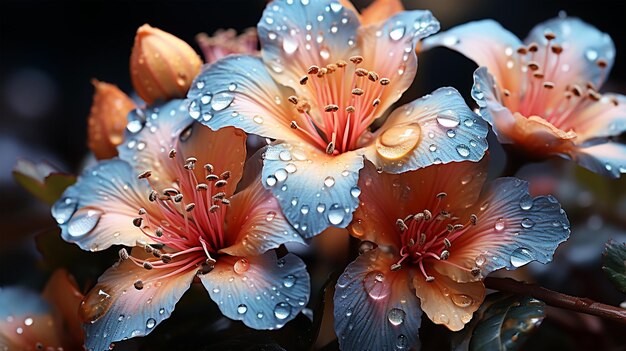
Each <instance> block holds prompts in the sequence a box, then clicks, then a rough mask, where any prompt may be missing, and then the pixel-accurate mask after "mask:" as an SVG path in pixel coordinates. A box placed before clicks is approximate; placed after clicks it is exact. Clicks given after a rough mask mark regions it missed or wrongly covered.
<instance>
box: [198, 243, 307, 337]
mask: <svg viewBox="0 0 626 351" xmlns="http://www.w3.org/2000/svg"><path fill="white" fill-rule="evenodd" d="M241 259H244V258H237V257H231V256H225V257H220V258H219V259H218V261H217V265H216V266H215V269H213V270H212V271H211V272H209V273H208V274H205V275H202V276H200V280H201V281H202V284H203V285H204V287H205V288H206V289H207V291H208V292H209V295H210V296H211V299H213V301H215V303H217V305H218V307H219V308H220V310H221V311H222V313H223V314H224V315H225V316H226V317H228V318H231V319H234V320H241V321H243V323H244V324H245V325H247V326H249V327H250V328H254V329H278V328H281V327H282V326H283V325H284V324H285V323H287V322H289V321H290V320H292V319H293V318H295V317H296V316H297V315H298V313H300V311H302V309H303V308H304V306H305V305H306V304H307V302H308V301H309V289H310V279H309V274H308V273H307V271H306V267H305V265H304V262H302V260H300V258H299V257H298V256H296V255H294V254H287V255H286V256H284V257H282V258H280V259H278V258H277V257H276V253H275V252H274V251H269V252H267V253H265V254H263V255H260V256H250V257H246V258H245V260H247V261H248V266H247V267H248V268H246V269H247V270H246V271H243V272H242V273H236V272H235V270H234V265H235V264H237V261H238V260H241Z"/></svg>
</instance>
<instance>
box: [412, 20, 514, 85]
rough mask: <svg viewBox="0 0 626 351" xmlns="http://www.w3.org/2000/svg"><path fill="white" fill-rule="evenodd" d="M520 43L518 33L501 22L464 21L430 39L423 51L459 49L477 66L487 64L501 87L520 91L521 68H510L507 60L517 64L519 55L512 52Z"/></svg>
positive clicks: (425, 43) (485, 65)
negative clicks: (515, 33)
mask: <svg viewBox="0 0 626 351" xmlns="http://www.w3.org/2000/svg"><path fill="white" fill-rule="evenodd" d="M521 45H522V42H521V41H520V40H519V39H518V38H517V36H515V35H514V34H513V33H511V32H509V31H508V30H506V29H504V28H503V27H502V26H501V25H500V24H499V23H498V22H496V21H494V20H482V21H476V22H469V23H465V24H462V25H459V26H456V27H454V28H452V29H449V30H447V31H445V32H442V33H439V34H437V35H433V36H432V37H430V38H427V39H425V40H424V45H423V46H422V50H428V49H431V48H433V47H436V46H445V47H447V48H449V49H452V50H455V51H458V52H459V53H461V54H462V55H464V56H466V57H467V58H469V59H470V60H472V61H474V62H475V63H476V64H477V65H478V66H482V67H486V69H487V70H489V72H490V73H491V74H493V75H494V77H495V80H496V81H497V82H498V84H499V85H500V86H502V87H505V88H508V89H510V90H513V91H517V89H518V87H520V85H521V82H522V80H521V79H522V74H521V70H519V69H510V68H508V67H507V63H509V62H512V63H513V64H514V66H515V67H517V66H518V64H519V62H518V61H519V60H518V58H517V57H518V56H517V55H513V54H514V51H515V50H517V48H519V47H520V46H521ZM509 65H510V63H509Z"/></svg>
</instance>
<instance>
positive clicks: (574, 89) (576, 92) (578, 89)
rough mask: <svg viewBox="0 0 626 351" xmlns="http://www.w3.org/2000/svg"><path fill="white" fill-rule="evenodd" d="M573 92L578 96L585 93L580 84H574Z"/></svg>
mask: <svg viewBox="0 0 626 351" xmlns="http://www.w3.org/2000/svg"><path fill="white" fill-rule="evenodd" d="M572 93H573V94H574V95H576V96H577V97H580V96H581V95H582V94H583V93H582V89H581V88H580V87H579V86H578V85H574V86H573V87H572Z"/></svg>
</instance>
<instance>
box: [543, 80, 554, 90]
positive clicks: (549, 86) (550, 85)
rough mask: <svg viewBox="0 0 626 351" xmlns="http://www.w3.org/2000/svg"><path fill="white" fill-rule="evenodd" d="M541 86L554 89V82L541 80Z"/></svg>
mask: <svg viewBox="0 0 626 351" xmlns="http://www.w3.org/2000/svg"><path fill="white" fill-rule="evenodd" d="M543 87H544V88H546V89H554V83H552V82H543Z"/></svg>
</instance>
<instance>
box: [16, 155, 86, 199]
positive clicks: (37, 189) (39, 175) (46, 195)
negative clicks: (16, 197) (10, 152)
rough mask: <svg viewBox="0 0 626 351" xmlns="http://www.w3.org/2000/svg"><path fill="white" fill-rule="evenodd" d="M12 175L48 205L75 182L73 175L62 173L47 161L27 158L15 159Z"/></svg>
mask: <svg viewBox="0 0 626 351" xmlns="http://www.w3.org/2000/svg"><path fill="white" fill-rule="evenodd" d="M13 176H14V177H15V180H16V181H17V182H18V183H19V184H20V185H21V186H22V187H24V189H26V190H28V192H30V193H31V194H33V195H35V196H36V197H37V198H39V199H40V200H42V201H43V202H45V203H47V204H48V205H52V204H53V203H54V202H55V201H56V200H58V199H59V197H61V194H63V191H64V190H65V188H67V187H68V186H70V185H72V184H74V183H75V182H76V177H75V176H73V175H71V174H66V173H63V172H61V171H60V170H58V169H57V168H56V167H54V166H52V165H51V164H49V163H47V162H39V163H34V162H30V161H28V160H18V161H17V164H16V165H15V167H14V168H13Z"/></svg>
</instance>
